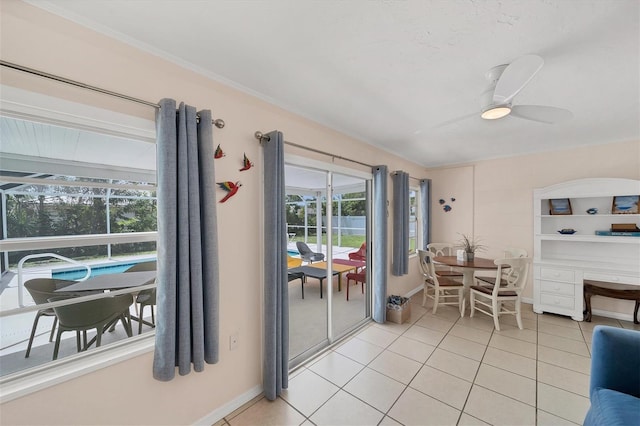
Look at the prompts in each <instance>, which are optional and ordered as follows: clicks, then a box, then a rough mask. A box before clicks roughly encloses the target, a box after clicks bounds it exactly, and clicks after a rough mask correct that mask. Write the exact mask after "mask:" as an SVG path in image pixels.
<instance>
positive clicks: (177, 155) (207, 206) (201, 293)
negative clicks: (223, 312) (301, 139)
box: [153, 99, 219, 381]
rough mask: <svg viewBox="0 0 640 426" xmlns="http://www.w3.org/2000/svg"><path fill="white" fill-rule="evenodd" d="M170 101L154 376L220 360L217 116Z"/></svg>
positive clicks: (165, 114) (161, 173)
mask: <svg viewBox="0 0 640 426" xmlns="http://www.w3.org/2000/svg"><path fill="white" fill-rule="evenodd" d="M199 115H200V121H199V122H198V119H197V116H196V110H195V108H194V107H190V106H185V105H184V104H183V103H181V104H180V107H179V109H178V110H177V111H176V101H174V100H173V99H162V100H161V101H160V109H159V110H158V113H157V115H156V127H157V167H158V169H157V170H158V276H157V283H158V286H157V290H156V291H157V307H158V320H157V322H156V345H155V353H154V358H153V376H154V377H155V378H156V379H158V380H163V381H168V380H171V379H173V377H174V376H175V369H176V367H178V373H179V374H180V375H185V374H188V373H189V372H190V371H191V364H193V369H194V370H195V371H202V370H204V363H205V362H206V363H208V364H215V363H216V362H218V327H219V324H218V286H219V278H218V242H217V239H218V231H217V228H216V199H215V185H216V183H215V174H214V167H213V156H214V149H213V131H212V126H211V111H208V110H206V111H200V113H199Z"/></svg>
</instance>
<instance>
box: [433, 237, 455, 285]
mask: <svg viewBox="0 0 640 426" xmlns="http://www.w3.org/2000/svg"><path fill="white" fill-rule="evenodd" d="M427 250H428V251H429V252H431V254H432V255H433V257H437V256H455V255H456V254H455V250H454V245H453V244H451V243H429V244H427ZM435 268H436V274H437V275H438V276H439V277H449V278H453V277H460V278H462V272H461V271H456V270H455V269H453V268H452V267H450V266H445V265H436V266H435Z"/></svg>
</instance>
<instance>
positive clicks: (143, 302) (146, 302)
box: [124, 260, 158, 334]
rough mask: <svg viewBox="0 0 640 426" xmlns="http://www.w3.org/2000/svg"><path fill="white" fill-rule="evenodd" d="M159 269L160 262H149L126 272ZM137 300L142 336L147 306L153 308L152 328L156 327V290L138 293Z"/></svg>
mask: <svg viewBox="0 0 640 426" xmlns="http://www.w3.org/2000/svg"><path fill="white" fill-rule="evenodd" d="M157 269H158V262H157V261H155V260H153V261H149V262H140V263H136V264H135V265H133V266H131V267H130V268H129V269H127V270H126V271H124V272H125V273H127V272H142V271H155V270H157ZM135 298H136V306H138V307H139V309H136V313H137V314H138V318H137V320H138V334H142V324H143V323H144V322H145V321H144V320H143V318H144V316H143V314H144V308H145V306H150V307H151V324H152V327H155V326H156V317H155V314H154V312H153V307H154V306H156V289H155V288H150V289H147V290H141V291H140V292H138V294H137V295H136V296H135Z"/></svg>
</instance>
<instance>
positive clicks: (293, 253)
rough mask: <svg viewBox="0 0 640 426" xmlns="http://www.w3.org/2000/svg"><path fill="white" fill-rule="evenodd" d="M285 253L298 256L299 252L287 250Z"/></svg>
mask: <svg viewBox="0 0 640 426" xmlns="http://www.w3.org/2000/svg"><path fill="white" fill-rule="evenodd" d="M287 254H288V255H289V256H300V253H298V251H297V250H287Z"/></svg>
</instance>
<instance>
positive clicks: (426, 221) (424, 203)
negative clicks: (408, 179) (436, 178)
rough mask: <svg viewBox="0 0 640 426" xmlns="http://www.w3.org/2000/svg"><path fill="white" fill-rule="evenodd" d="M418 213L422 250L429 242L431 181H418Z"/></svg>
mask: <svg viewBox="0 0 640 426" xmlns="http://www.w3.org/2000/svg"><path fill="white" fill-rule="evenodd" d="M420 213H421V214H422V223H421V225H422V250H426V249H427V244H429V243H430V242H431V179H422V180H420Z"/></svg>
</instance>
